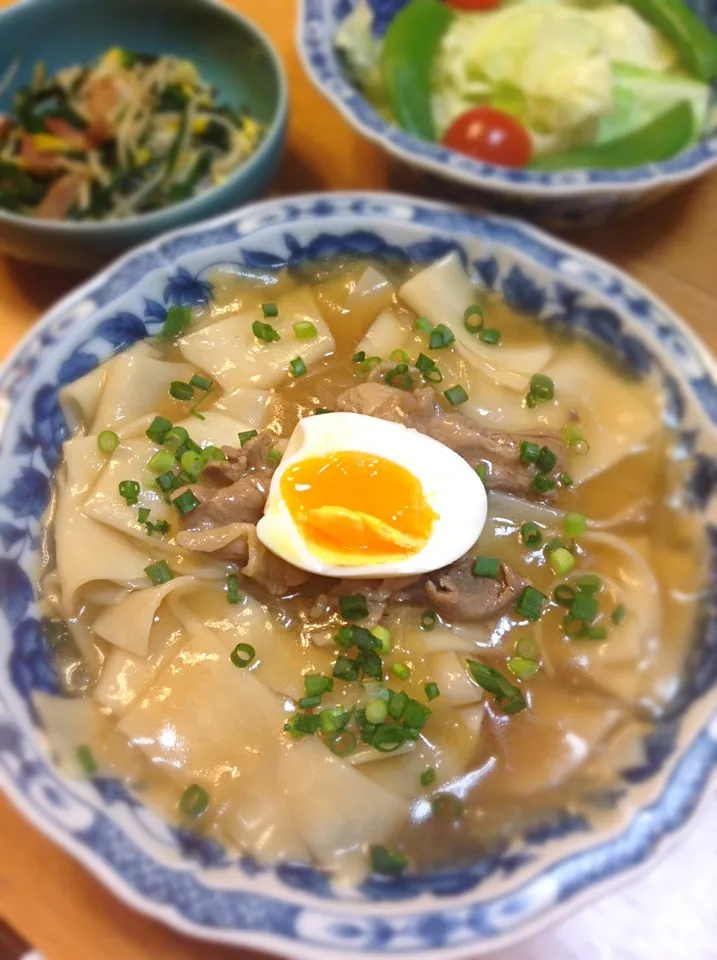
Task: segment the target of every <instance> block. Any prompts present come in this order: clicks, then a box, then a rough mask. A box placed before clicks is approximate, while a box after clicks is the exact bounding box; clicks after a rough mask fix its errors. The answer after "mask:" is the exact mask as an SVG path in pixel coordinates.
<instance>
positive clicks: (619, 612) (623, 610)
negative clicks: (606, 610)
mask: <svg viewBox="0 0 717 960" xmlns="http://www.w3.org/2000/svg"><path fill="white" fill-rule="evenodd" d="M626 615H627V607H626V606H625V604H624V603H621V604H620V606H618V607H615V609H614V610H613V612H612V613H611V614H610V619H611V620H612V622H613V623H614V624H615V626H617V625H618V624H620V623H622V621H623V620H624V619H625V616H626Z"/></svg>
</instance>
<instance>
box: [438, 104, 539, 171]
mask: <svg viewBox="0 0 717 960" xmlns="http://www.w3.org/2000/svg"><path fill="white" fill-rule="evenodd" d="M441 143H442V144H443V145H444V146H445V147H448V148H449V149H451V150H456V151H457V152H458V153H465V154H467V155H468V156H469V157H474V158H475V159H476V160H482V161H483V163H494V164H496V165H497V166H499V167H524V166H525V165H526V164H527V163H528V161H529V160H530V156H531V153H532V151H533V145H532V143H531V140H530V135H529V134H528V131H527V130H526V129H525V127H524V126H523V125H522V124H521V123H519V121H518V120H516V119H515V118H514V117H511V116H510V115H509V114H507V113H503V111H502V110H496V109H495V108H494V107H476V109H475V110H467V111H466V112H465V113H462V114H461V115H460V116H459V117H456V119H455V120H454V121H453V123H452V124H451V125H450V127H449V128H448V129H447V130H446V132H445V133H444V134H443V139H442V140H441Z"/></svg>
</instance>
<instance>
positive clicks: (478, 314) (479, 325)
mask: <svg viewBox="0 0 717 960" xmlns="http://www.w3.org/2000/svg"><path fill="white" fill-rule="evenodd" d="M473 317H475V318H476V319H475V320H474V319H472V318H473ZM463 326H464V327H465V328H466V330H467V331H468V333H480V331H481V330H482V329H483V327H484V326H485V321H484V319H483V311H482V310H481V308H480V307H479V306H478V304H477V303H474V304H473V305H472V306H470V307H466V311H465V313H464V314H463Z"/></svg>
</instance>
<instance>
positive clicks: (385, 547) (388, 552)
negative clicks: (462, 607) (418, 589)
mask: <svg viewBox="0 0 717 960" xmlns="http://www.w3.org/2000/svg"><path fill="white" fill-rule="evenodd" d="M281 494H282V497H283V499H284V502H285V503H286V506H287V507H288V510H289V513H290V514H291V516H292V519H293V520H294V523H295V524H296V525H297V527H298V528H299V530H300V531H301V533H302V536H303V537H304V539H305V540H306V542H307V544H309V545H310V547H311V548H312V550H313V551H314V553H317V554H319V555H324V556H325V557H326V558H327V559H330V560H333V561H335V562H338V563H344V564H356V565H360V564H367V563H372V562H381V561H384V560H387V559H391V558H393V557H401V556H410V555H411V554H414V553H417V552H418V551H419V550H421V549H422V548H423V547H424V546H425V544H426V543H427V541H428V538H429V537H430V535H431V530H432V528H433V523H434V521H435V520H436V519H437V516H436V514H435V513H434V512H433V510H431V508H430V506H429V505H428V503H427V502H426V499H425V496H424V493H423V488H422V486H421V483H420V481H419V480H417V479H416V477H414V475H413V474H412V473H411V472H410V471H408V470H406V468H405V467H401V466H399V465H398V464H396V463H393V462H392V461H390V460H385V459H384V458H383V457H376V456H373V455H372V454H368V453H357V452H355V451H341V452H337V453H332V454H327V455H326V456H323V457H311V458H309V459H307V460H302V461H301V462H300V463H296V464H294V465H293V466H292V467H289V468H288V469H287V470H286V472H285V473H284V475H283V476H282V478H281Z"/></svg>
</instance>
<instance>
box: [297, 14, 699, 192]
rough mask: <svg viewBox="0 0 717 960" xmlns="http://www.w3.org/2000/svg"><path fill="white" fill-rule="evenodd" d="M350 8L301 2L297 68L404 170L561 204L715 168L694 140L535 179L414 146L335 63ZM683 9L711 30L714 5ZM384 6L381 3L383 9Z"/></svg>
mask: <svg viewBox="0 0 717 960" xmlns="http://www.w3.org/2000/svg"><path fill="white" fill-rule="evenodd" d="M355 2H356V0H301V7H300V13H299V22H298V29H297V43H298V47H299V52H300V53H301V56H302V58H303V61H304V65H305V67H306V69H307V72H308V73H309V76H310V77H311V79H312V80H313V82H314V84H315V85H316V86H317V88H318V89H319V90H320V91H321V93H323V94H324V95H325V96H327V97H328V98H329V99H330V100H331V101H332V102H333V103H334V105H335V106H336V107H338V109H339V110H340V111H341V112H342V113H343V114H344V116H345V117H346V118H347V119H348V120H349V122H351V123H352V124H353V125H354V126H355V127H356V128H357V129H358V130H359V131H360V132H361V133H362V134H363V135H364V136H366V137H367V138H369V139H370V140H373V141H374V142H375V143H377V144H378V145H379V146H381V147H383V148H384V149H385V150H387V151H389V152H390V153H393V154H394V155H396V156H398V157H399V158H400V159H402V160H404V161H405V162H406V163H408V164H411V165H414V166H419V167H422V168H423V169H425V170H427V171H429V172H432V173H435V174H437V175H439V176H444V177H448V178H449V179H454V180H459V181H461V182H462V183H464V184H467V185H469V186H473V187H475V188H477V189H486V190H493V191H496V192H500V193H504V194H510V195H516V196H518V197H526V198H527V197H533V198H538V197H542V198H549V197H553V198H555V197H568V196H570V195H573V196H575V195H576V194H593V193H597V192H601V193H602V192H606V191H611V192H614V193H615V192H616V193H621V192H642V191H644V190H645V189H648V188H654V187H658V186H664V185H665V184H668V183H679V182H680V181H684V180H689V179H692V178H694V177H697V176H699V175H700V174H702V173H705V172H706V171H707V170H709V169H711V167H713V166H714V165H715V164H716V163H717V134H712V135H710V136H708V137H706V138H704V139H703V140H701V141H700V142H699V143H698V144H696V145H695V146H694V147H691V148H690V149H688V150H685V151H683V152H682V153H680V154H678V156H676V157H673V158H672V159H671V160H666V161H664V162H662V163H654V164H649V165H647V166H643V167H636V168H634V169H628V170H577V171H561V172H555V173H540V172H537V171H528V170H510V169H507V168H505V167H494V166H492V165H490V164H486V163H480V162H478V161H477V160H472V159H470V158H469V157H465V156H461V155H460V154H457V153H454V152H453V151H452V150H446V149H445V148H443V147H441V146H440V145H438V144H435V143H428V142H427V141H423V140H419V139H418V138H416V137H412V136H410V135H409V134H407V133H404V131H402V130H401V129H400V128H399V127H397V126H395V125H393V124H391V123H388V122H387V121H386V120H384V119H383V117H381V116H380V114H378V113H377V112H376V110H375V109H374V108H373V106H372V105H371V104H370V103H369V102H368V101H367V100H366V99H365V98H364V97H363V96H362V95H361V93H360V92H358V91H357V89H356V88H355V87H354V86H352V84H351V83H350V82H349V81H348V80H347V78H346V76H345V73H344V70H343V68H342V65H341V62H340V60H339V58H338V56H337V55H336V50H335V47H334V37H335V35H336V30H337V28H338V26H339V24H340V23H341V21H342V20H343V19H344V18H345V17H346V16H347V14H348V13H349V12H350V10H351V9H352V8H353V7H354V6H355ZM687 2H688V4H689V6H691V7H692V9H693V10H694V11H695V12H696V13H697V14H698V16H700V18H701V19H702V20H704V21H705V22H706V23H709V24H710V26H711V27H712V28H713V29H717V2H715V0H687ZM391 5H392V4H391V2H389V4H388V6H389V7H390V6H391Z"/></svg>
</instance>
